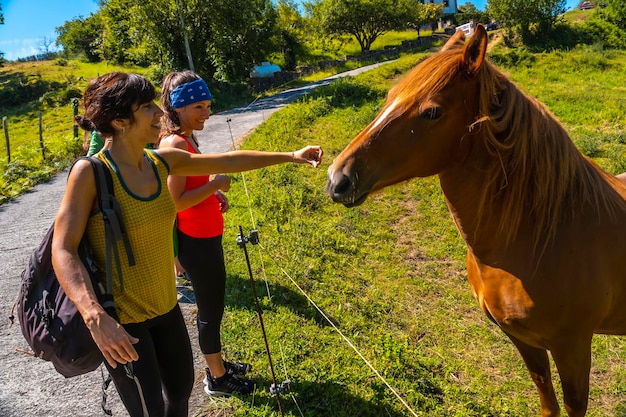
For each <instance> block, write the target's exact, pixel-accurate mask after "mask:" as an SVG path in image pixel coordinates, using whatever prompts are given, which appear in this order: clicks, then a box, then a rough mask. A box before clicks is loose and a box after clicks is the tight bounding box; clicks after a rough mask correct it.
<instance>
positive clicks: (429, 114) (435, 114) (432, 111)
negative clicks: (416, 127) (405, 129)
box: [420, 107, 441, 120]
mask: <svg viewBox="0 0 626 417" xmlns="http://www.w3.org/2000/svg"><path fill="white" fill-rule="evenodd" d="M420 116H421V117H423V118H424V119H427V120H437V119H439V118H440V117H441V107H431V108H429V109H428V110H426V111H424V112H422V114H421V115H420Z"/></svg>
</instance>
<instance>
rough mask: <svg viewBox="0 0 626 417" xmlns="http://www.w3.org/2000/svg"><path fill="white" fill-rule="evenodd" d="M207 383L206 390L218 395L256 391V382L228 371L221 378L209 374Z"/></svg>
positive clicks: (208, 392)
mask: <svg viewBox="0 0 626 417" xmlns="http://www.w3.org/2000/svg"><path fill="white" fill-rule="evenodd" d="M206 380H207V384H206V385H205V386H204V392H206V393H207V394H208V395H214V396H216V397H230V396H231V395H233V394H244V395H245V394H250V393H251V392H252V391H254V388H255V386H256V382H255V381H253V380H251V379H246V378H242V377H240V376H237V375H233V374H229V373H228V372H227V373H225V374H224V376H221V377H219V378H213V377H212V376H211V375H207V378H206Z"/></svg>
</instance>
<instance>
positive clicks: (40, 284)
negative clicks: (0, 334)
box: [11, 157, 135, 378]
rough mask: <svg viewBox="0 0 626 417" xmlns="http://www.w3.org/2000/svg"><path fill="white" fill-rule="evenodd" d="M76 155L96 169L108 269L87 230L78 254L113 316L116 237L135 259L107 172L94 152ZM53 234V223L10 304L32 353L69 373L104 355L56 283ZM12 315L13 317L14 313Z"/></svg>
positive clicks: (93, 363) (82, 369)
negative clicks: (96, 258) (101, 266)
mask: <svg viewBox="0 0 626 417" xmlns="http://www.w3.org/2000/svg"><path fill="white" fill-rule="evenodd" d="M80 159H87V160H89V162H91V164H92V167H93V169H94V175H95V180H96V181H95V182H96V199H97V201H98V207H99V208H100V212H101V213H102V218H103V221H104V229H105V236H106V272H104V271H102V270H99V269H98V268H97V267H96V265H95V263H94V261H93V255H92V252H91V249H90V247H89V245H88V243H87V239H86V237H85V236H83V238H82V240H81V242H80V245H79V247H78V254H79V256H80V259H81V261H82V263H83V264H84V265H85V268H86V269H87V271H88V272H89V277H90V278H91V283H92V285H93V288H94V291H95V293H96V296H97V297H98V300H99V301H100V303H101V304H102V306H103V307H104V308H105V310H106V311H107V313H108V314H109V315H111V316H112V317H113V318H115V319H116V320H117V319H118V318H117V314H116V312H115V303H114V302H113V294H112V293H113V276H112V262H113V259H112V258H113V257H114V258H115V262H116V266H117V271H118V278H119V279H120V282H121V279H122V277H121V268H120V260H119V253H118V250H117V242H118V241H122V242H123V244H124V247H125V249H126V253H127V256H128V261H129V265H131V266H132V265H134V264H135V260H134V257H133V254H132V250H131V248H130V242H129V241H128V237H127V235H126V232H125V229H124V224H123V222H122V216H121V208H120V205H119V203H118V202H117V200H116V199H115V197H114V196H113V179H112V177H111V172H110V171H109V169H108V167H106V165H105V164H104V162H103V161H101V160H100V159H98V158H92V157H83V158H80ZM80 159H79V160H80ZM75 163H76V162H75ZM53 234H54V223H53V224H52V225H51V226H50V228H49V229H48V232H47V233H46V235H45V236H44V238H43V240H42V241H41V243H40V244H39V247H38V248H37V249H35V251H34V252H33V254H32V255H31V257H30V259H29V261H28V265H27V266H26V268H25V269H24V271H23V272H22V280H21V285H20V288H19V291H18V296H17V299H16V301H15V303H14V305H13V308H15V307H16V306H17V308H18V311H17V316H18V319H19V322H20V328H21V330H22V334H23V335H24V338H25V339H26V342H28V345H29V346H30V347H31V348H32V350H33V355H34V356H36V357H38V358H41V359H43V360H46V361H50V362H52V364H53V365H54V367H55V369H56V370H57V371H58V372H59V373H60V374H62V375H63V376H65V377H66V378H69V377H73V376H77V375H82V374H84V373H87V372H91V371H93V370H95V369H97V368H98V367H99V366H100V364H101V363H102V361H103V360H104V357H103V356H102V353H101V352H100V350H99V349H98V346H97V345H96V343H95V342H94V341H93V338H92V337H91V333H90V332H89V330H88V329H87V326H86V325H85V323H84V321H83V319H82V317H81V315H80V313H79V312H78V310H77V309H76V306H75V305H74V303H73V302H72V301H71V300H70V299H69V298H68V297H67V295H66V294H65V291H64V290H63V288H62V287H61V286H60V285H59V281H58V280H57V277H56V274H55V272H54V268H53V266H52V236H53ZM105 284H106V285H105ZM11 317H12V318H13V314H11Z"/></svg>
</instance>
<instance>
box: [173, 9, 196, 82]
mask: <svg viewBox="0 0 626 417" xmlns="http://www.w3.org/2000/svg"><path fill="white" fill-rule="evenodd" d="M176 9H177V10H178V19H179V20H180V28H181V30H182V31H183V39H184V40H185V50H186V51H187V61H189V69H190V70H192V71H194V72H195V71H196V70H195V69H194V67H193V58H192V57H191V49H190V48H189V39H188V38H187V30H186V29H185V20H184V19H183V12H182V11H181V10H180V0H176Z"/></svg>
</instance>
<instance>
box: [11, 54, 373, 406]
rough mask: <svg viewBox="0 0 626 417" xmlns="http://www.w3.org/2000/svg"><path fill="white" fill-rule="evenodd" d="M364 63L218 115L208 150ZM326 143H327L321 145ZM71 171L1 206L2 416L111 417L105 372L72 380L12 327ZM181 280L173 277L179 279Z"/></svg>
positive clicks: (198, 394)
mask: <svg viewBox="0 0 626 417" xmlns="http://www.w3.org/2000/svg"><path fill="white" fill-rule="evenodd" d="M378 65H381V64H375V65H371V66H368V67H363V68H360V69H358V70H353V71H350V72H347V73H342V74H339V75H335V76H333V77H330V78H327V79H325V80H322V81H319V82H317V83H312V84H310V85H307V86H305V87H301V88H297V89H293V90H289V91H285V92H283V93H280V94H277V95H275V96H272V97H269V98H266V99H263V100H259V101H257V102H255V103H252V104H251V105H248V106H246V107H241V108H237V109H233V110H230V111H227V112H223V113H218V114H214V115H212V116H211V118H210V119H209V120H208V121H207V122H206V124H205V128H204V130H203V131H201V132H198V140H199V142H200V148H201V149H202V150H203V152H205V153H219V152H225V151H228V150H231V149H233V143H238V141H241V140H243V138H245V137H246V136H247V135H248V134H249V133H250V132H251V131H252V130H254V129H255V128H256V127H257V126H259V125H260V124H261V123H263V122H264V121H265V120H266V119H267V118H268V117H269V116H270V115H271V114H272V113H273V112H275V111H277V110H279V109H280V108H282V107H283V106H284V105H286V104H288V103H290V102H291V101H293V100H295V99H296V98H298V97H300V96H302V95H304V94H307V93H308V92H310V91H312V90H313V89H314V88H317V87H319V86H321V85H325V84H328V83H329V82H331V81H332V80H333V79H336V78H339V77H344V76H352V75H355V74H357V73H360V72H363V71H366V70H368V69H371V68H373V67H375V66H378ZM321 145H323V144H321ZM66 178H67V172H66V171H65V172H62V173H60V174H59V175H57V176H55V177H54V178H52V179H51V180H49V181H48V182H46V183H43V184H40V185H38V186H37V187H35V188H34V189H33V190H32V191H31V192H29V193H26V194H24V195H22V196H20V197H18V198H16V199H15V200H13V201H11V202H9V203H6V204H3V205H0V311H1V312H2V314H3V319H2V321H1V322H0V416H1V417H66V416H72V417H94V416H100V415H103V413H102V410H101V408H100V401H101V397H102V393H101V385H102V380H103V379H102V375H101V372H99V371H95V372H92V373H90V374H87V375H82V376H79V377H75V378H70V379H65V378H64V377H63V376H61V375H60V374H58V373H57V372H56V371H55V370H54V368H53V366H52V364H50V363H48V362H45V361H42V360H39V359H36V358H33V357H31V356H28V355H26V354H24V353H20V352H18V350H17V349H24V350H29V347H28V345H27V344H26V342H25V341H24V339H23V337H22V334H21V332H20V329H19V323H17V322H16V323H15V325H14V326H13V327H9V326H8V322H9V320H8V317H9V314H10V310H11V306H12V305H13V302H14V299H15V296H16V294H17V289H18V285H19V282H20V274H21V272H22V270H23V269H24V266H25V265H26V262H27V259H28V257H29V256H30V253H31V252H32V250H33V249H34V248H35V247H36V246H37V245H38V244H39V242H40V241H41V239H42V238H43V235H44V234H45V232H46V230H47V229H48V227H49V226H50V224H51V223H52V220H53V219H54V215H55V213H56V210H57V208H58V206H59V203H60V202H61V199H62V197H63V193H64V190H65V181H66ZM172 279H173V276H172ZM190 298H191V299H189V298H187V297H182V298H181V299H180V305H181V307H182V309H183V312H184V314H185V318H186V320H187V324H188V329H189V334H190V337H191V340H192V346H194V359H195V365H196V384H195V386H194V392H193V394H192V399H191V411H190V415H194V416H201V415H202V412H201V409H202V406H203V405H204V404H205V402H206V401H209V400H208V399H207V398H206V396H205V394H204V392H203V385H202V378H203V377H204V365H203V363H202V361H201V354H200V352H199V350H198V347H197V344H198V343H197V333H196V326H195V304H193V296H191V297H190ZM107 394H108V405H109V407H110V408H111V410H112V411H113V415H114V416H128V414H127V413H126V411H125V410H124V408H123V406H122V404H121V401H120V400H119V397H118V395H117V392H116V391H115V388H114V387H111V388H109V390H108V391H107Z"/></svg>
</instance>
